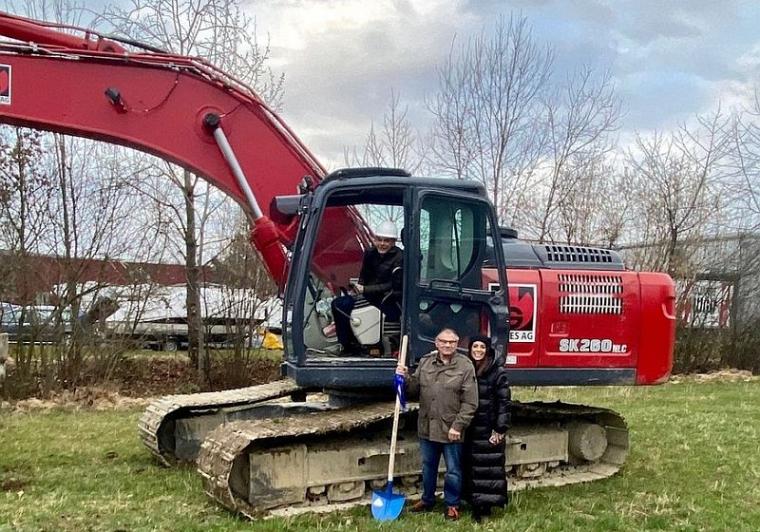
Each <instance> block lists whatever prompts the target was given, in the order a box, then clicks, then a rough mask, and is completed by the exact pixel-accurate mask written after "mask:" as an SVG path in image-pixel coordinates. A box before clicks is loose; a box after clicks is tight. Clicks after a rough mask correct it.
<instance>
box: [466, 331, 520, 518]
mask: <svg viewBox="0 0 760 532" xmlns="http://www.w3.org/2000/svg"><path fill="white" fill-rule="evenodd" d="M489 344H490V342H489ZM489 347H490V346H489ZM491 353H492V352H490V349H489V355H488V356H489V358H488V359H487V360H486V361H485V362H484V363H485V364H486V367H485V369H484V370H483V371H482V372H481V374H480V375H479V376H478V396H479V398H480V400H479V404H478V409H477V411H476V412H475V417H473V419H472V422H471V423H470V426H469V427H468V429H467V431H466V432H465V441H464V449H463V456H462V458H463V468H462V472H463V474H464V494H465V498H466V499H467V500H469V502H470V503H471V504H472V505H473V506H474V507H476V508H480V509H485V508H490V507H492V506H505V505H506V504H507V476H506V472H505V468H504V460H505V456H504V448H505V443H504V441H502V442H501V443H500V444H498V445H492V444H491V443H490V442H489V441H488V439H489V438H490V437H491V431H496V432H498V433H499V434H504V433H506V431H507V428H509V425H510V402H511V391H510V389H509V383H508V382H507V373H506V371H505V369H504V367H503V364H502V362H501V360H494V357H493V355H492V354H491Z"/></svg>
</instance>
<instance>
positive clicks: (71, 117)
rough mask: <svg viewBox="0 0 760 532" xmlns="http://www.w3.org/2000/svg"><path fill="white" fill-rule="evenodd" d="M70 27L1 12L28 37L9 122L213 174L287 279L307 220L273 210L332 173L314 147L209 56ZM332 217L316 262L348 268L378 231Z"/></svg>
mask: <svg viewBox="0 0 760 532" xmlns="http://www.w3.org/2000/svg"><path fill="white" fill-rule="evenodd" d="M61 29H62V28H61V27H55V26H54V25H51V24H49V23H43V22H38V21H33V20H30V19H24V18H20V17H16V16H13V15H9V14H7V13H2V12H0V35H2V36H5V37H9V38H11V39H15V40H18V41H23V43H17V42H0V123H5V124H12V125H17V126H23V127H30V128H35V129H42V130H47V131H54V132H58V133H65V134H69V135H75V136H80V137H87V138H91V139H95V140H101V141H106V142H110V143H114V144H119V145H123V146H128V147H131V148H134V149H137V150H141V151H144V152H147V153H151V154H153V155H156V156H158V157H160V158H162V159H165V160H168V161H171V162H173V163H176V164H178V165H180V166H182V167H184V168H186V169H188V170H191V171H192V172H194V173H196V174H198V175H199V176H201V177H203V178H205V179H207V180H208V181H209V182H210V183H212V184H213V185H215V186H216V187H218V188H219V189H221V190H222V191H224V192H226V193H227V194H229V195H230V196H231V197H233V198H234V199H235V200H236V201H238V202H239V203H240V204H241V205H242V206H243V207H244V209H245V210H246V212H247V213H248V214H249V216H250V217H251V219H252V220H253V231H252V234H251V240H252V242H253V244H254V246H255V247H256V249H257V250H258V251H259V253H260V254H261V256H262V258H263V260H264V263H265V265H266V267H267V269H268V271H269V272H270V274H271V276H272V278H273V279H274V280H275V281H276V282H277V283H278V284H279V285H280V286H282V284H283V283H284V282H285V275H286V267H287V247H288V246H289V245H291V244H292V242H293V240H294V237H295V232H296V230H297V220H295V219H293V217H290V218H287V217H285V218H283V217H278V218H277V221H276V222H274V221H272V218H273V217H272V216H271V214H272V212H271V209H272V208H273V207H272V205H273V200H274V198H275V196H278V195H288V194H296V193H297V192H298V186H299V184H300V183H302V182H303V181H304V178H305V177H306V176H310V181H311V182H312V183H318V182H319V181H320V180H321V179H322V178H323V177H324V175H325V170H324V168H323V167H322V166H321V165H320V164H319V162H317V160H316V159H315V157H314V156H313V155H312V154H311V153H310V152H309V150H308V149H307V148H306V147H305V146H304V145H303V144H302V143H301V141H300V140H299V139H298V138H297V137H296V136H295V134H294V133H293V132H292V131H291V130H290V129H289V128H288V126H287V125H286V124H285V123H284V122H283V121H282V119H280V117H279V116H278V115H277V114H276V113H275V112H274V111H273V110H272V109H270V108H269V107H268V106H267V105H266V104H265V103H264V102H263V101H262V100H261V98H259V97H258V96H257V95H256V94H255V93H254V92H253V91H252V90H251V89H249V88H248V87H246V86H245V85H244V84H242V83H240V82H238V81H237V80H235V79H234V78H232V77H230V76H228V75H226V74H224V73H223V72H221V71H220V70H218V69H216V68H215V67H214V66H212V65H211V64H209V63H207V62H205V61H203V60H200V59H197V58H189V57H184V56H177V55H171V54H166V53H157V52H146V51H144V50H138V51H136V52H130V51H128V50H127V49H126V48H125V47H123V46H122V45H121V44H119V43H117V42H114V41H112V40H109V39H106V38H104V37H102V36H99V35H97V34H95V33H93V32H91V31H89V30H79V31H80V32H81V33H82V36H77V35H74V34H71V33H70V31H71V28H70V27H66V29H68V30H69V32H68V33H64V32H63V31H61ZM330 216H332V217H334V218H335V219H334V220H333V222H334V223H330V224H328V227H330V228H332V231H333V233H334V234H331V235H325V236H326V237H327V238H325V239H324V241H325V242H329V243H330V247H331V250H332V251H333V252H332V253H322V254H321V255H320V256H321V257H323V259H322V260H323V262H324V263H323V264H316V265H315V271H317V272H318V273H320V276H323V277H326V278H333V279H335V278H336V276H337V275H340V277H347V276H348V275H350V274H351V273H352V272H345V273H344V274H342V275H341V272H337V273H336V272H335V271H332V270H334V268H335V267H336V265H339V264H345V263H346V261H345V258H346V257H353V256H358V255H359V254H360V253H361V247H362V245H363V244H365V243H366V242H367V237H368V232H367V230H366V227H365V225H364V224H363V221H362V220H361V218H360V217H359V216H358V215H357V214H356V213H355V211H353V210H352V209H343V210H340V211H337V210H336V212H333V213H331V214H330ZM331 257H333V258H336V260H335V262H334V263H333V264H330V262H331ZM337 257H340V258H339V259H338V258H337ZM327 272H330V273H329V275H328V273H327Z"/></svg>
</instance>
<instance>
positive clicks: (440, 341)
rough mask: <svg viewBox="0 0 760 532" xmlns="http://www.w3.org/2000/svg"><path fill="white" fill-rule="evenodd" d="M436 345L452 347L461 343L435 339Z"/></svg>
mask: <svg viewBox="0 0 760 532" xmlns="http://www.w3.org/2000/svg"><path fill="white" fill-rule="evenodd" d="M435 343H437V344H450V345H456V344H458V343H459V340H441V339H440V338H436V339H435Z"/></svg>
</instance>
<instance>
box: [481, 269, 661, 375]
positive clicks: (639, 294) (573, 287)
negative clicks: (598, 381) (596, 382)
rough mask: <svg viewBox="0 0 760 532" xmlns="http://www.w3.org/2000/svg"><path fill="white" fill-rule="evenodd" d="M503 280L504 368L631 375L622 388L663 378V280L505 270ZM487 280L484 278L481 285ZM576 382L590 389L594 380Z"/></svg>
mask: <svg viewBox="0 0 760 532" xmlns="http://www.w3.org/2000/svg"><path fill="white" fill-rule="evenodd" d="M507 279H508V284H509V305H510V309H509V310H510V337H509V350H508V355H507V358H506V361H505V362H506V366H507V368H510V369H513V370H517V369H521V368H522V369H529V368H530V369H545V370H552V369H557V370H568V369H576V370H579V372H582V371H583V370H588V369H592V368H604V369H619V370H632V371H631V372H627V373H625V372H621V373H619V375H620V379H621V381H620V383H621V384H659V383H661V382H664V381H665V380H667V378H668V377H669V375H670V370H671V368H672V365H673V346H674V343H675V326H676V320H675V314H674V306H675V287H674V284H673V281H672V280H671V278H670V277H669V276H668V275H666V274H661V273H639V272H633V271H625V270H623V271H606V270H598V271H596V270H569V269H568V270H554V269H508V270H507ZM494 280H495V275H493V273H491V274H490V275H488V276H487V277H486V279H485V282H486V283H491V282H494ZM552 382H553V383H556V379H553V380H552ZM583 382H585V383H587V384H593V378H590V379H586V380H583ZM610 382H611V381H605V383H610ZM569 383H570V382H568V384H569Z"/></svg>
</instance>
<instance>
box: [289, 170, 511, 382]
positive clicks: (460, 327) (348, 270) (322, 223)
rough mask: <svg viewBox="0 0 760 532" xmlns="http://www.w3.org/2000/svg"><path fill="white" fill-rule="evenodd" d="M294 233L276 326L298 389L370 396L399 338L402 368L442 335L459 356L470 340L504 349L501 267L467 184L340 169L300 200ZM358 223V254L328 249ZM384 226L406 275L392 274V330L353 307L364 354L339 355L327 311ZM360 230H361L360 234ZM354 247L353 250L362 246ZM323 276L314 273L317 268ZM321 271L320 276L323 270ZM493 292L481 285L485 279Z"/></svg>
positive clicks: (372, 310)
mask: <svg viewBox="0 0 760 532" xmlns="http://www.w3.org/2000/svg"><path fill="white" fill-rule="evenodd" d="M298 202H299V205H298V214H299V217H300V218H299V220H300V227H299V231H298V235H297V238H296V241H295V245H294V246H293V248H292V253H291V257H290V264H291V266H290V270H289V274H288V281H287V284H286V286H287V290H286V293H285V305H284V315H283V338H284V344H285V352H286V362H285V364H284V366H283V373H284V374H286V375H287V376H290V377H292V378H293V379H294V380H295V381H296V382H297V383H298V384H299V385H301V386H305V387H318V386H322V387H325V386H326V387H331V388H341V389H345V388H367V387H369V388H379V387H387V386H388V384H389V383H390V382H391V381H392V375H393V371H394V368H395V366H396V357H397V355H398V345H399V337H400V336H401V335H403V334H408V335H409V339H410V353H409V360H410V361H412V363H414V362H416V360H417V359H419V357H421V356H422V355H424V354H425V353H427V352H429V351H431V350H432V349H433V339H434V338H435V336H436V334H437V333H438V331H440V329H441V328H443V327H453V328H454V329H455V330H457V332H458V333H459V335H460V338H461V340H462V345H463V346H464V345H466V343H467V339H468V337H469V336H471V335H473V334H479V333H487V334H490V335H492V336H493V337H494V339H495V340H496V341H495V344H496V345H497V349H499V350H501V351H502V352H503V349H504V347H505V344H506V338H507V308H508V307H507V300H506V298H507V295H506V290H505V289H504V287H506V276H505V271H506V270H505V268H504V266H503V264H504V259H503V256H502V250H501V246H500V245H498V242H500V236H499V228H498V226H497V224H496V218H495V215H494V211H493V207H492V206H491V204H490V202H489V201H488V200H487V199H486V198H485V197H484V193H483V189H482V187H481V186H480V185H479V184H477V183H474V182H468V181H461V180H444V179H423V178H412V177H410V176H409V175H408V174H406V172H403V171H398V170H389V169H353V170H340V171H338V172H335V173H333V174H331V175H330V176H328V177H327V178H325V179H324V180H323V181H322V182H321V183H320V184H319V185H318V186H317V187H316V188H314V190H311V191H307V192H306V193H305V194H303V195H302V196H300V197H299V198H298ZM346 217H350V218H355V219H356V220H360V221H361V220H363V221H364V222H366V225H367V226H368V227H367V228H366V229H367V232H366V234H365V235H364V236H365V238H364V239H362V242H361V246H360V247H357V246H352V247H351V248H347V247H346V245H345V239H339V238H336V235H337V233H339V232H340V231H342V230H344V228H342V227H340V226H338V225H336V224H335V223H334V221H335V220H345V219H346ZM387 220H392V221H394V223H395V224H396V225H397V227H398V228H399V229H400V238H399V239H398V241H397V243H396V245H397V246H398V247H399V248H401V250H402V254H403V267H402V268H401V270H400V271H398V272H396V274H395V275H396V276H397V277H396V278H395V279H394V280H393V281H394V282H393V284H394V287H397V290H398V291H399V292H400V293H399V294H398V297H397V298H396V300H395V304H397V305H399V310H400V314H401V317H400V320H399V321H398V322H396V321H392V320H391V319H389V316H386V315H384V314H383V313H382V312H380V310H379V309H378V308H376V307H374V306H372V305H371V304H368V303H367V302H365V301H363V300H362V298H361V297H359V298H357V302H356V305H355V308H354V310H353V312H352V313H351V327H352V331H353V333H354V336H355V337H356V339H357V340H358V342H359V343H360V347H361V349H359V350H358V351H356V352H351V353H347V354H344V353H343V352H342V351H341V349H340V346H339V344H338V341H337V338H336V337H335V335H334V333H333V327H331V325H332V324H333V320H334V316H332V313H333V311H334V309H333V308H332V305H331V302H332V300H333V299H334V298H336V297H339V296H341V295H343V294H345V293H346V292H347V291H348V290H349V289H350V287H351V285H352V283H353V282H355V281H356V278H357V277H358V275H359V271H360V269H361V265H362V252H361V250H362V249H367V248H368V246H371V245H372V238H371V235H372V233H371V231H372V228H375V227H377V226H378V225H379V224H380V223H382V222H383V221H387ZM357 225H358V226H361V223H358V224H357ZM357 238H360V239H361V235H360V236H359V237H357ZM317 264H319V265H320V266H319V267H317V266H316V265H317ZM326 265H329V266H326ZM493 265H497V267H496V268H495V270H496V271H497V272H498V277H499V283H498V284H495V283H486V282H484V269H485V268H488V269H489V271H490V274H491V275H492V274H493Z"/></svg>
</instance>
